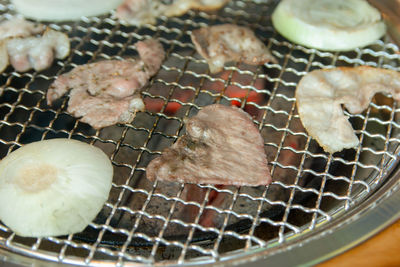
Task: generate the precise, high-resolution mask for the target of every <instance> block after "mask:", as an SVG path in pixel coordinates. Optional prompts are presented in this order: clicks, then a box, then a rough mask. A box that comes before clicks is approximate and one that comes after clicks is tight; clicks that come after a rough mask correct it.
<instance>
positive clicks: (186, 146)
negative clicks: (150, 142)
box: [146, 104, 271, 186]
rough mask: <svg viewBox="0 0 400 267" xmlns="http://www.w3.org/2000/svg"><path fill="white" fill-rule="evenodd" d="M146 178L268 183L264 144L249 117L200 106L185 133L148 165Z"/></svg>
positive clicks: (232, 109)
mask: <svg viewBox="0 0 400 267" xmlns="http://www.w3.org/2000/svg"><path fill="white" fill-rule="evenodd" d="M146 175H147V178H148V179H149V180H155V179H159V180H164V181H175V182H181V183H185V182H189V183H200V184H225V185H236V186H241V185H249V186H258V185H268V184H269V183H271V174H270V171H269V168H268V162H267V157H266V155H265V151H264V140H263V138H262V137H261V135H260V132H259V130H258V129H257V127H256V126H255V125H254V123H253V122H252V120H251V117H250V115H248V114H247V113H246V112H244V111H242V110H241V109H239V108H236V107H228V106H224V105H221V104H214V105H209V106H206V107H204V108H203V109H202V110H201V111H199V113H198V114H197V115H196V116H194V117H192V118H190V119H189V120H188V121H187V123H186V134H185V135H183V136H181V137H180V138H178V140H177V141H176V142H175V143H174V144H173V145H172V146H171V147H170V148H168V149H166V150H165V151H164V152H163V154H162V155H161V156H160V157H158V158H156V159H154V160H152V161H151V162H150V164H149V165H148V167H147V170H146Z"/></svg>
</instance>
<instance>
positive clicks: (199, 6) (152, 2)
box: [116, 0, 230, 25]
mask: <svg viewBox="0 0 400 267" xmlns="http://www.w3.org/2000/svg"><path fill="white" fill-rule="evenodd" d="M229 1H230V0H171V1H168V3H165V1H163V0H125V1H124V2H123V3H122V4H121V5H120V6H119V7H118V8H117V12H116V16H117V18H119V19H122V20H124V21H127V22H128V23H130V24H132V25H142V24H146V23H149V24H155V23H156V20H157V18H158V17H160V16H167V17H172V16H179V15H182V14H185V13H186V12H187V11H188V10H190V9H196V10H204V11H208V10H215V9H219V8H221V7H222V6H224V5H225V4H226V3H228V2H229Z"/></svg>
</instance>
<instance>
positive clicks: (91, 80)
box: [47, 39, 165, 129]
mask: <svg viewBox="0 0 400 267" xmlns="http://www.w3.org/2000/svg"><path fill="white" fill-rule="evenodd" d="M136 47H137V50H138V53H139V56H140V59H136V60H129V59H126V60H103V61H99V62H95V63H90V64H85V65H81V66H78V67H76V68H74V69H73V70H71V71H70V72H68V73H65V74H63V75H61V76H59V77H58V78H57V79H56V80H55V81H54V83H53V84H52V85H51V86H50V88H49V90H48V91H47V103H48V105H51V104H52V103H53V101H54V100H56V99H58V98H60V97H61V96H63V95H64V94H65V93H67V92H68V91H69V90H71V92H70V94H69V97H70V98H69V102H68V109H67V111H68V112H69V113H71V114H72V115H73V116H74V117H78V118H81V121H82V122H86V123H88V124H90V125H91V126H92V127H93V128H95V129H100V128H103V127H106V126H110V125H113V124H116V123H129V122H131V121H132V120H133V118H134V117H135V113H136V111H143V110H144V108H145V106H144V103H143V100H142V99H141V98H140V91H139V90H140V89H141V88H142V87H143V86H145V85H146V84H147V82H148V80H149V79H150V77H151V76H153V75H154V74H156V72H157V71H158V69H159V68H160V66H161V63H162V61H163V60H164V57H165V53H164V49H163V47H162V45H161V44H160V42H159V41H157V40H155V39H148V40H145V41H139V42H137V43H136Z"/></svg>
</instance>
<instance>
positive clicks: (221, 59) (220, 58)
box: [191, 24, 276, 73]
mask: <svg viewBox="0 0 400 267" xmlns="http://www.w3.org/2000/svg"><path fill="white" fill-rule="evenodd" d="M191 38H192V42H193V44H194V45H195V47H196V50H197V52H198V53H199V54H200V55H201V56H202V57H204V58H205V59H206V61H207V63H208V65H209V67H210V71H211V73H217V72H219V71H221V70H222V69H223V67H224V64H225V63H226V62H232V61H240V62H244V63H247V64H249V65H262V64H264V63H266V62H270V61H271V62H276V59H275V58H274V57H273V56H272V55H271V53H270V51H269V50H268V49H267V48H266V47H265V45H264V44H263V43H262V42H261V41H260V40H259V39H258V38H257V37H256V36H255V35H254V32H253V31H252V30H250V29H249V28H246V27H241V26H237V25H234V24H223V25H217V26H211V27H204V28H200V29H197V30H194V31H193V32H192V34H191Z"/></svg>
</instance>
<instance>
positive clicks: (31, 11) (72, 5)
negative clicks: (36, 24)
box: [11, 0, 122, 21]
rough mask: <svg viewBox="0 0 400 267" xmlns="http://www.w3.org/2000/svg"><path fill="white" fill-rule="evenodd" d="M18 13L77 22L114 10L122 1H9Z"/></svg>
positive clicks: (45, 18)
mask: <svg viewBox="0 0 400 267" xmlns="http://www.w3.org/2000/svg"><path fill="white" fill-rule="evenodd" d="M11 2H12V3H13V4H14V6H15V9H16V10H17V12H18V13H20V14H22V15H24V16H25V17H27V18H31V19H36V20H45V21H66V20H79V19H80V18H81V17H82V16H98V15H101V14H105V13H108V12H110V11H111V10H113V9H115V8H116V7H117V6H119V5H120V4H121V3H122V0H11Z"/></svg>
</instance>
